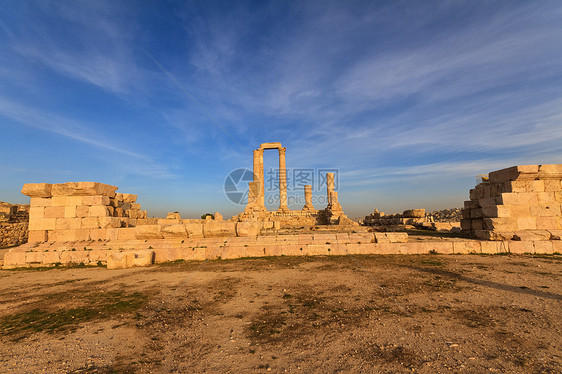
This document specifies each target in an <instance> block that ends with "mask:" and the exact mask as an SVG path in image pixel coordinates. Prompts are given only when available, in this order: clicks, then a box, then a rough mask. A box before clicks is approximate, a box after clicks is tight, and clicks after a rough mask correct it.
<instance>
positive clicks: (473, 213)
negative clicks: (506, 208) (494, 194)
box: [470, 208, 483, 219]
mask: <svg viewBox="0 0 562 374" xmlns="http://www.w3.org/2000/svg"><path fill="white" fill-rule="evenodd" d="M482 214H483V213H482V208H475V209H471V210H470V218H471V219H474V218H482V217H483V215H482Z"/></svg>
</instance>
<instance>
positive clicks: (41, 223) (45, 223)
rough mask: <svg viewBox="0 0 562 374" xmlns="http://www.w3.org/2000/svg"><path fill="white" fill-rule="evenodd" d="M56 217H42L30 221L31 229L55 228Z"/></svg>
mask: <svg viewBox="0 0 562 374" xmlns="http://www.w3.org/2000/svg"><path fill="white" fill-rule="evenodd" d="M56 221H57V219H56V218H41V219H34V220H30V221H29V230H54V229H55V227H56Z"/></svg>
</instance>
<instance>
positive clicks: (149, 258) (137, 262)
mask: <svg viewBox="0 0 562 374" xmlns="http://www.w3.org/2000/svg"><path fill="white" fill-rule="evenodd" d="M153 263H154V252H153V251H150V250H144V251H135V252H134V256H133V266H150V265H152V264H153Z"/></svg>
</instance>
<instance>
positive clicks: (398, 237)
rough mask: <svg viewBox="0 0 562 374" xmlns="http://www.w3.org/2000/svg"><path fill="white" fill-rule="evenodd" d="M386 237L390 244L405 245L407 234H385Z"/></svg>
mask: <svg viewBox="0 0 562 374" xmlns="http://www.w3.org/2000/svg"><path fill="white" fill-rule="evenodd" d="M385 234H386V237H387V238H388V240H389V241H390V242H391V243H407V242H408V234H407V233H405V232H387V233H385Z"/></svg>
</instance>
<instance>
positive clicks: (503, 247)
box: [480, 241, 509, 254]
mask: <svg viewBox="0 0 562 374" xmlns="http://www.w3.org/2000/svg"><path fill="white" fill-rule="evenodd" d="M480 247H481V250H482V253H488V254H496V253H507V252H509V243H507V242H506V243H504V242H503V241H489V242H486V241H482V242H480Z"/></svg>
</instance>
